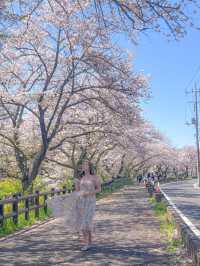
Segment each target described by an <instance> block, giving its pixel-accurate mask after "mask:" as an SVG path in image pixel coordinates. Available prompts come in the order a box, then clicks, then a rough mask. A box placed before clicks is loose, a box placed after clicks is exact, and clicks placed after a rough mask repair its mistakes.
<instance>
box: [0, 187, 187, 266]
mask: <svg viewBox="0 0 200 266" xmlns="http://www.w3.org/2000/svg"><path fill="white" fill-rule="evenodd" d="M80 247H81V246H80V244H79V243H78V241H77V240H76V239H74V238H73V237H72V235H70V234H68V233H67V232H66V228H65V227H64V225H63V224H62V222H61V220H59V219H57V220H54V221H51V222H49V223H48V224H45V225H42V226H40V227H38V228H36V229H34V230H31V231H29V232H26V233H23V234H20V235H18V236H13V237H12V238H10V239H9V240H5V241H0V266H11V265H15V266H34V265H36V266H48V265H54V266H57V265H58V266H59V265H67V266H72V265H73V266H75V265H76V266H78V265H80V266H84V265H87V266H89V265H90V266H96V265H99V266H109V265H113V266H119V265H120V266H121V265H124V266H126V265H127V266H132V265H135V266H136V265H138V266H139V265H140V266H145V265H148V266H156V265H158V266H160V265H162V266H164V265H169V266H175V265H183V264H182V263H181V262H180V260H179V258H178V257H177V256H176V254H174V255H171V254H168V252H167V250H166V241H165V239H164V238H163V236H162V235H161V233H160V224H159V222H158V221H157V219H156V218H155V217H154V215H153V211H152V209H151V208H150V206H149V203H148V198H147V195H146V192H145V190H144V188H140V187H127V188H124V189H122V190H120V191H119V192H116V193H113V194H111V195H109V196H108V197H106V198H104V199H101V200H99V201H98V206H97V215H96V239H95V246H94V247H93V248H92V249H91V250H90V251H87V252H82V251H80ZM177 261H179V262H177Z"/></svg>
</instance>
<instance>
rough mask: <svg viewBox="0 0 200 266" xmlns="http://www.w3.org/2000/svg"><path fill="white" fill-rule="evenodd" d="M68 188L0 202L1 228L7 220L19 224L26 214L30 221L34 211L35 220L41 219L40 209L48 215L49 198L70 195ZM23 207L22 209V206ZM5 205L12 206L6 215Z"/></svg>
mask: <svg viewBox="0 0 200 266" xmlns="http://www.w3.org/2000/svg"><path fill="white" fill-rule="evenodd" d="M113 182H114V179H111V180H109V181H107V182H104V183H102V191H103V190H105V189H106V188H107V187H109V186H111V185H112V183H113ZM69 192H70V191H67V188H66V186H63V188H62V189H54V188H52V189H51V191H49V192H39V191H35V193H34V194H30V195H27V196H21V195H20V194H15V195H13V197H12V198H8V199H4V200H0V227H2V226H3V225H4V222H5V221H6V220H7V219H10V218H11V219H12V220H13V223H14V224H16V225H17V224H18V219H19V215H20V214H24V219H25V220H26V221H28V220H29V219H30V211H34V216H35V218H39V215H40V209H42V208H43V210H44V213H45V214H47V199H48V197H49V196H50V197H54V196H55V195H60V194H65V193H69ZM20 204H21V205H22V207H21V206H20ZM5 205H10V209H11V211H9V212H8V213H5V211H4V209H5V208H4V207H5Z"/></svg>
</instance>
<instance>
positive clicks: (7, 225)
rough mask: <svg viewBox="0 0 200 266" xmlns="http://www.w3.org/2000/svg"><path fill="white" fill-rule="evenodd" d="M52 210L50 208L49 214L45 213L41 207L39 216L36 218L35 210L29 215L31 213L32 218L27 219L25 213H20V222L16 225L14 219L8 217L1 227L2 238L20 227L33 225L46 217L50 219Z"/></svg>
mask: <svg viewBox="0 0 200 266" xmlns="http://www.w3.org/2000/svg"><path fill="white" fill-rule="evenodd" d="M50 214H51V211H50V210H48V212H47V214H45V212H44V210H43V209H40V212H39V218H35V213H34V211H30V213H29V215H30V219H29V220H28V221H27V220H25V218H24V214H20V215H19V217H18V224H17V225H15V224H14V223H13V220H12V219H11V218H10V219H7V220H6V221H5V222H4V224H3V226H2V227H0V238H1V237H4V236H7V235H9V234H11V233H14V232H16V231H18V230H20V229H23V228H26V227H28V226H31V225H33V224H36V223H37V222H38V221H44V220H45V219H48V218H49V217H50Z"/></svg>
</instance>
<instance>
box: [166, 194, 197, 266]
mask: <svg viewBox="0 0 200 266" xmlns="http://www.w3.org/2000/svg"><path fill="white" fill-rule="evenodd" d="M161 192H162V194H163V197H164V200H165V202H166V204H167V205H168V206H167V213H168V215H169V216H170V217H171V218H172V219H173V220H174V221H175V223H176V225H177V230H178V234H179V236H180V238H181V239H182V241H183V244H184V247H185V248H186V251H187V254H188V256H189V257H190V258H191V259H192V262H193V265H194V266H200V230H199V229H197V228H196V226H195V225H194V224H193V223H192V222H191V221H190V220H189V219H188V218H187V217H186V216H185V215H184V214H183V213H182V212H181V211H180V210H179V209H178V208H177V207H176V205H175V204H174V203H173V202H172V201H171V199H170V198H169V197H168V196H167V195H166V194H165V192H164V191H163V190H162V189H161Z"/></svg>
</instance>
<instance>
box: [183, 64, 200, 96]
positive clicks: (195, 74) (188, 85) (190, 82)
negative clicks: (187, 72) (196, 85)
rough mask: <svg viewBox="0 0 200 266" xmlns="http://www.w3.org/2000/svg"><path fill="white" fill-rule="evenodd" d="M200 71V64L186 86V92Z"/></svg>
mask: <svg viewBox="0 0 200 266" xmlns="http://www.w3.org/2000/svg"><path fill="white" fill-rule="evenodd" d="M199 72H200V65H199V66H198V67H197V69H196V71H195V73H194V75H193V76H192V78H191V80H190V81H189V82H188V84H187V86H186V87H185V90H184V91H185V92H187V90H188V88H189V87H190V86H191V84H192V82H193V81H194V80H195V78H196V76H197V74H198V73H199Z"/></svg>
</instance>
